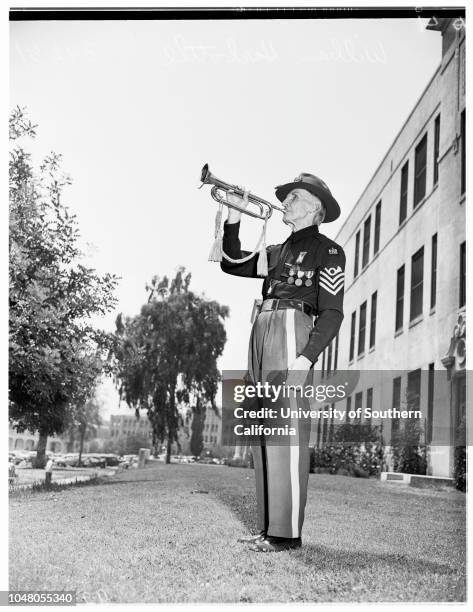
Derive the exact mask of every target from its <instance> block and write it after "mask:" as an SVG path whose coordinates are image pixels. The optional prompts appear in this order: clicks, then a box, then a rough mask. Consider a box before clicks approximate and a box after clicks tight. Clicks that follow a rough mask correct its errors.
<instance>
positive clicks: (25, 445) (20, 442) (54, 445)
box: [8, 424, 67, 453]
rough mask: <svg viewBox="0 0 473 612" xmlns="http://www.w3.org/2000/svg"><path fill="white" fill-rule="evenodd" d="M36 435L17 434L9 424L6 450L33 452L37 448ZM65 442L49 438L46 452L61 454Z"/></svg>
mask: <svg viewBox="0 0 473 612" xmlns="http://www.w3.org/2000/svg"><path fill="white" fill-rule="evenodd" d="M38 440H39V435H38V433H37V432H36V433H31V432H30V431H25V432H23V433H19V432H18V431H16V429H15V428H14V427H13V426H12V425H11V424H10V425H9V427H8V450H10V451H22V450H25V451H34V450H36V448H37V446H38ZM66 444H67V443H66V441H65V439H63V438H60V437H58V436H49V437H48V442H47V445H46V450H47V451H50V452H52V453H61V452H65V450H66Z"/></svg>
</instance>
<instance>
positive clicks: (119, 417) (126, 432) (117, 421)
mask: <svg viewBox="0 0 473 612" xmlns="http://www.w3.org/2000/svg"><path fill="white" fill-rule="evenodd" d="M109 431H110V440H112V441H113V440H119V439H120V438H126V437H127V436H138V435H139V436H142V437H144V438H147V439H150V444H151V440H152V437H153V429H152V427H151V423H150V422H149V419H148V417H147V416H146V415H141V416H140V418H139V420H138V419H137V418H136V417H135V415H134V414H112V415H111V417H110V425H109Z"/></svg>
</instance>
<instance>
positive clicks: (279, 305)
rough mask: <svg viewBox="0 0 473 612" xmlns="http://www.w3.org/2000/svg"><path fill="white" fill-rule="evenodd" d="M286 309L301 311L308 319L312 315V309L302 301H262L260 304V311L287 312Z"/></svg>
mask: <svg viewBox="0 0 473 612" xmlns="http://www.w3.org/2000/svg"><path fill="white" fill-rule="evenodd" d="M288 308H294V309H295V310H302V312H304V313H305V314H306V315H309V317H311V316H313V315H314V312H315V310H314V307H313V306H311V305H310V304H308V303H307V302H304V301H303V300H292V299H288V298H286V299H280V300H278V299H271V300H264V302H263V303H262V304H261V310H262V311H263V310H287V309H288Z"/></svg>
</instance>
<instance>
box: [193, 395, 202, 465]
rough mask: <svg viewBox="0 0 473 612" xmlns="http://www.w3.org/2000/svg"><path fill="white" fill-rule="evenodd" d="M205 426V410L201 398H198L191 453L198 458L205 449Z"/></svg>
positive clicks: (194, 413) (194, 415) (194, 416)
mask: <svg viewBox="0 0 473 612" xmlns="http://www.w3.org/2000/svg"><path fill="white" fill-rule="evenodd" d="M204 425H205V410H202V408H201V402H200V398H197V401H196V405H195V409H194V410H193V418H192V425H191V441H190V447H191V453H192V454H193V455H195V456H196V457H199V456H200V453H201V452H202V449H203V448H204V438H203V435H202V434H203V431H204Z"/></svg>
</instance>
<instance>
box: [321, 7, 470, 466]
mask: <svg viewBox="0 0 473 612" xmlns="http://www.w3.org/2000/svg"><path fill="white" fill-rule="evenodd" d="M427 29H428V30H435V31H439V32H441V35H442V60H441V63H440V66H439V67H438V69H437V70H436V71H435V73H434V75H433V76H432V79H431V80H430V82H429V84H428V85H427V87H426V89H425V91H424V93H423V94H422V96H421V98H420V99H419V101H418V102H417V104H416V105H415V107H414V108H413V110H412V112H411V113H410V115H409V116H408V117H407V119H406V121H405V123H404V125H403V126H402V127H401V129H400V131H399V133H398V134H397V136H396V138H395V140H394V142H393V143H392V145H391V146H390V148H389V149H388V151H387V152H386V155H385V156H384V158H383V160H382V162H381V163H380V165H379V167H378V169H377V170H376V172H375V173H374V175H373V177H372V178H371V180H370V181H369V183H368V185H367V186H366V188H365V190H364V191H363V193H362V195H361V197H360V199H359V200H358V202H357V203H356V205H355V206H354V208H353V210H352V211H351V213H350V214H349V216H348V218H347V219H346V221H345V223H344V224H343V226H342V228H341V229H340V231H339V233H338V235H337V237H336V239H335V240H336V242H338V243H339V244H341V245H342V246H343V248H344V250H345V253H346V258H347V265H346V271H345V302H344V311H345V318H344V321H343V323H342V326H341V328H340V331H339V335H338V336H337V337H336V338H335V339H334V340H333V341H332V342H331V344H330V346H328V347H327V348H326V349H325V351H324V354H323V359H321V361H322V364H321V365H322V370H323V373H324V375H327V373H330V372H333V371H334V370H337V369H338V370H350V369H355V370H356V369H358V370H362V371H363V372H364V374H366V376H365V375H364V376H363V378H362V380H363V381H364V384H365V387H364V388H359V389H356V390H355V392H354V393H353V395H352V396H350V397H349V398H348V400H347V402H346V406H347V407H350V406H351V407H358V406H361V407H365V406H376V407H377V408H378V407H382V408H392V407H399V406H400V404H401V402H402V398H403V397H404V396H405V391H406V390H408V391H410V392H413V393H414V395H417V396H418V398H419V399H418V405H419V406H420V408H421V410H422V413H423V416H424V419H423V421H422V425H423V427H424V440H423V441H424V442H425V443H426V444H427V445H428V447H429V456H428V473H429V474H431V475H436V476H452V475H453V448H454V446H455V443H456V440H457V437H456V436H457V433H456V432H457V427H458V425H459V423H460V421H461V419H462V417H463V416H464V415H465V406H466V378H465V364H466V355H465V321H466V311H465V302H466V242H465V240H466V227H465V187H466V159H465V151H466V144H465V143H466V140H465V124H466V118H465V28H464V27H461V24H459V22H458V21H456V22H455V21H454V20H452V19H437V20H431V22H430V23H429V25H428V26H427ZM400 95H402V93H400ZM445 369H446V370H447V372H448V378H449V382H448V384H445V385H443V384H436V383H437V381H439V380H440V378H441V377H440V376H437V375H436V374H435V372H436V371H437V372H440V371H442V372H443V373H445ZM375 370H377V371H383V372H384V380H383V381H382V384H379V378H378V379H377V380H375V378H373V383H372V384H370V382H369V380H370V374H369V373H370V372H374V371H375ZM421 373H423V374H422V376H421ZM390 376H391V377H392V378H391V379H390V380H387V377H390ZM382 390H383V392H382ZM386 390H388V391H386ZM342 408H344V406H342ZM383 425H384V432H383V435H384V441H385V444H386V445H387V446H388V447H389V444H390V440H391V436H392V432H393V428H394V427H397V424H396V423H395V422H394V421H391V422H390V423H383ZM326 428H327V425H326V424H325V426H323V425H322V426H320V425H319V429H318V432H317V435H316V444H318V445H319V446H321V445H323V443H324V441H326V440H327V429H326Z"/></svg>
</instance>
